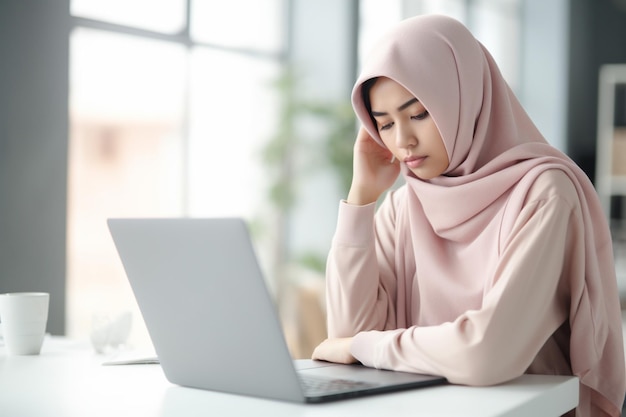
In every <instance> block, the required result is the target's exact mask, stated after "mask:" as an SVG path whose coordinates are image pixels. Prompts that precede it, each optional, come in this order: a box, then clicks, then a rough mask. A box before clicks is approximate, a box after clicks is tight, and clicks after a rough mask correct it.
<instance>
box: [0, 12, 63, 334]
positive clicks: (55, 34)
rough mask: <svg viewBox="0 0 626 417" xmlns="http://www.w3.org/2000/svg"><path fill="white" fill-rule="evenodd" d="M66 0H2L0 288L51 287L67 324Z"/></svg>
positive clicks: (53, 307) (59, 323)
mask: <svg viewBox="0 0 626 417" xmlns="http://www.w3.org/2000/svg"><path fill="white" fill-rule="evenodd" d="M68 15H69V0H46V1H40V0H3V1H0V292H9V291H46V292H50V316H49V321H48V331H49V332H51V333H53V334H63V333H64V330H65V252H66V250H65V246H66V245H65V242H66V231H65V229H66V228H65V225H66V221H65V218H66V200H67V198H66V177H67V137H68V135H67V118H68V112H67V108H68V104H67V97H68V93H67V84H68V27H69V25H68Z"/></svg>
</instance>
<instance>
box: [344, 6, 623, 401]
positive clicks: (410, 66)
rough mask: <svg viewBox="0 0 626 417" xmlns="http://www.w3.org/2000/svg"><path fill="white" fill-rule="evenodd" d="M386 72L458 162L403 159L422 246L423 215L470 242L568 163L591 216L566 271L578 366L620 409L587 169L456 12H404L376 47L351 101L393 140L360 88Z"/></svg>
mask: <svg viewBox="0 0 626 417" xmlns="http://www.w3.org/2000/svg"><path fill="white" fill-rule="evenodd" d="M381 76H384V77H388V78H390V79H392V80H394V81H396V82H397V83H399V84H401V85H402V86H403V87H404V88H405V89H407V90H408V91H409V92H411V93H412V94H413V95H414V96H415V97H416V98H417V99H418V100H420V102H421V103H422V104H423V105H424V107H425V108H426V109H427V110H428V112H429V113H430V115H431V117H432V118H433V120H434V122H435V123H436V125H437V127H438V129H439V131H440V133H441V136H442V139H443V141H444V144H445V148H446V151H447V153H448V157H449V160H450V164H449V167H448V169H447V171H446V172H445V173H444V175H442V176H440V177H437V178H434V179H432V180H429V181H425V180H420V179H418V178H416V177H415V176H414V175H413V174H412V173H411V172H410V171H409V170H408V169H407V168H406V167H405V166H403V167H402V174H403V176H404V178H405V180H406V184H407V202H408V203H407V204H408V207H407V210H406V211H407V212H408V214H407V215H405V216H403V218H401V219H399V220H398V224H397V227H403V228H406V229H407V230H408V232H407V233H408V235H407V236H410V237H409V238H410V239H413V240H414V244H415V245H417V243H418V242H415V241H417V240H419V239H420V233H419V230H417V229H418V226H417V225H416V222H412V219H413V218H415V217H416V216H419V217H420V218H422V219H426V220H427V222H428V223H429V224H430V226H431V227H432V229H433V231H434V232H435V234H436V236H437V238H438V239H443V240H451V241H455V242H468V241H472V239H473V238H474V237H475V236H476V235H477V234H478V233H480V232H482V231H483V226H484V225H485V224H487V223H488V222H489V221H490V220H491V219H492V218H493V215H494V212H495V210H497V209H496V208H495V207H496V206H498V205H499V206H498V207H501V204H502V201H503V199H504V200H505V201H506V205H507V211H508V212H512V213H519V212H520V211H521V209H522V207H523V204H524V197H525V195H526V193H525V192H524V190H528V189H529V188H530V186H531V185H532V184H533V182H534V180H535V179H536V178H537V177H538V176H539V175H540V174H541V173H542V172H544V171H545V170H548V169H559V170H562V171H563V172H564V173H565V174H566V175H567V176H568V177H569V179H570V180H571V181H572V183H573V184H574V185H575V187H576V190H577V193H578V196H579V199H580V203H581V207H582V213H583V217H584V223H585V224H584V236H583V237H582V238H581V239H583V243H582V244H583V245H584V258H585V259H584V262H581V265H583V267H584V271H582V272H581V273H580V274H572V276H571V277H569V276H564V277H563V278H562V279H570V280H571V281H573V282H571V285H570V287H571V288H572V291H571V299H570V306H569V309H570V310H569V325H570V329H571V337H570V361H571V367H572V372H573V374H574V375H576V376H578V377H579V378H580V381H581V384H582V385H584V386H586V387H588V388H590V389H591V391H590V392H592V394H591V395H592V396H596V397H598V398H597V399H596V400H595V401H594V402H596V403H601V404H602V403H604V404H606V402H607V401H608V402H609V403H610V404H611V405H606V407H608V408H610V409H613V410H618V409H621V405H622V401H623V395H624V389H625V388H624V385H625V384H626V382H625V381H624V356H623V355H624V352H623V342H622V338H621V315H620V308H619V300H618V297H617V285H616V277H615V269H614V261H613V253H612V242H611V235H610V230H609V227H608V224H607V222H606V219H605V217H604V214H603V211H602V209H601V207H600V204H599V201H598V198H597V194H596V191H595V189H594V187H593V185H592V184H591V182H590V181H589V179H588V177H587V176H586V175H585V173H584V172H582V170H581V169H580V168H579V167H578V166H577V165H576V164H575V163H573V162H572V161H571V160H570V159H569V158H568V157H567V156H566V155H564V154H563V153H562V152H560V151H559V150H557V149H556V148H554V147H552V146H550V145H549V144H548V143H547V142H546V140H545V139H544V138H543V136H542V134H541V133H540V132H539V131H538V129H537V128H536V127H535V125H534V124H533V122H532V121H531V120H530V118H529V117H528V115H527V114H526V112H525V111H524V110H523V108H522V106H521V105H520V103H519V102H518V100H517V99H516V97H515V95H514V94H513V92H512V91H511V89H510V88H509V86H508V85H507V83H506V82H505V80H504V78H503V77H502V75H501V73H500V71H499V70H498V68H497V65H496V64H495V61H494V59H493V58H492V56H491V55H490V54H489V52H488V51H487V50H486V49H485V48H484V47H483V45H482V44H481V43H480V42H479V41H477V40H476V39H475V38H474V36H473V35H472V34H471V33H470V32H469V31H468V30H467V28H465V26H463V25H462V24H461V23H459V22H457V21H456V20H454V19H452V18H448V17H445V16H437V15H427V16H418V17H414V18H410V19H407V20H404V21H403V22H401V23H400V24H399V25H398V26H396V28H394V29H393V30H392V31H391V32H389V33H388V34H387V35H386V36H385V37H384V38H382V39H381V40H380V41H379V42H378V43H377V44H376V45H375V46H374V48H373V50H372V52H371V54H370V55H369V57H368V58H367V59H366V61H365V62H364V65H363V69H362V72H361V74H360V76H359V78H358V80H357V82H356V84H355V87H354V89H353V93H352V102H353V106H354V109H355V112H356V114H357V116H358V117H359V119H360V121H361V123H362V124H363V126H364V127H365V128H366V129H367V131H368V132H369V133H370V135H371V136H372V137H373V138H374V139H375V140H376V141H377V142H379V144H380V145H381V146H384V145H383V142H382V140H381V139H380V136H379V134H378V132H377V129H376V127H375V126H374V124H373V122H372V119H371V117H370V115H369V113H368V110H367V108H366V105H365V103H364V100H363V97H362V91H361V88H362V85H363V83H364V82H365V81H367V80H369V79H371V78H374V77H381ZM514 189H515V192H512V190H514ZM520 190H521V192H520ZM507 218H508V219H509V220H507ZM514 219H515V216H512V217H510V218H509V217H505V218H504V219H503V224H502V225H501V230H499V231H498V235H495V234H494V236H493V239H494V240H497V239H502V235H504V236H506V234H507V233H508V232H510V229H511V227H512V222H513V221H514ZM422 224H423V223H422ZM423 258H424V259H419V260H418V261H419V262H423V263H427V262H429V260H428V256H424V257H423ZM495 261H496V260H492V259H486V260H485V262H495ZM583 267H581V268H583ZM487 269H488V268H487ZM477 279H478V278H477ZM574 281H577V282H574ZM512 331H514V330H512ZM613 407H615V408H613ZM603 408H604V407H603Z"/></svg>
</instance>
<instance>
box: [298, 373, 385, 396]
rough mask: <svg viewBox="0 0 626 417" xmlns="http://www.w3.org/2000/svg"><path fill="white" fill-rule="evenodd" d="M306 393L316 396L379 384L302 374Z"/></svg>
mask: <svg viewBox="0 0 626 417" xmlns="http://www.w3.org/2000/svg"><path fill="white" fill-rule="evenodd" d="M300 380H301V381H302V387H303V388H304V392H305V395H307V396H316V395H320V394H328V393H334V392H344V391H354V390H358V389H367V388H372V387H375V386H376V385H377V384H374V383H369V382H363V381H354V380H349V379H331V378H319V377H314V376H310V375H300Z"/></svg>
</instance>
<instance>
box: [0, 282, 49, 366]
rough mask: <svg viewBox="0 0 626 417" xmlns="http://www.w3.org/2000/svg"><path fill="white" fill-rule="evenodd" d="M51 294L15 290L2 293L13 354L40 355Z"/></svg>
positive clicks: (2, 318)
mask: <svg viewBox="0 0 626 417" xmlns="http://www.w3.org/2000/svg"><path fill="white" fill-rule="evenodd" d="M49 303H50V294H48V293H45V292H14V293H6V294H0V322H1V323H2V335H3V338H4V343H5V345H6V349H7V353H8V354H9V355H38V354H39V352H40V351H41V346H42V344H43V338H44V336H45V334H46V324H47V322H48V305H49Z"/></svg>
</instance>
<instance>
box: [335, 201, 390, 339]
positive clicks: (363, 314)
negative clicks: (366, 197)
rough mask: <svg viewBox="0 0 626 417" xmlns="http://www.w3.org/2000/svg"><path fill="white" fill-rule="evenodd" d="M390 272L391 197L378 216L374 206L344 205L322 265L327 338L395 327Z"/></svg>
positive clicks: (341, 204)
mask: <svg viewBox="0 0 626 417" xmlns="http://www.w3.org/2000/svg"><path fill="white" fill-rule="evenodd" d="M392 194H393V192H392V193H391V194H390V195H392ZM375 217H376V221H375V220H374V218H375ZM393 268H394V239H393V204H392V203H391V201H390V197H389V196H388V197H387V198H386V199H385V201H384V202H383V203H382V205H381V207H380V209H379V210H378V212H376V206H375V204H374V203H372V204H368V205H366V206H353V205H349V204H347V203H345V202H343V201H342V202H341V203H340V206H339V215H338V221H337V230H336V233H335V236H334V238H333V242H332V246H331V251H330V253H329V256H328V260H327V266H326V277H327V279H326V286H327V288H326V297H327V310H328V334H329V337H347V336H354V335H355V334H357V333H358V332H360V331H364V330H374V329H375V330H386V329H393V328H395V326H396V319H395V299H396V291H397V289H396V278H395V275H394V272H393Z"/></svg>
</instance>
